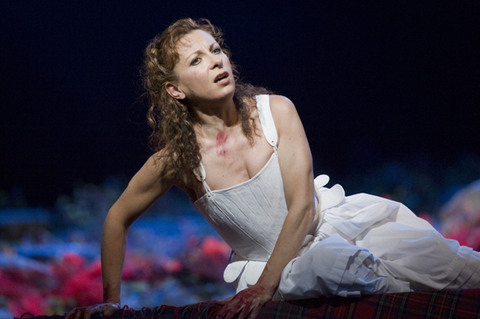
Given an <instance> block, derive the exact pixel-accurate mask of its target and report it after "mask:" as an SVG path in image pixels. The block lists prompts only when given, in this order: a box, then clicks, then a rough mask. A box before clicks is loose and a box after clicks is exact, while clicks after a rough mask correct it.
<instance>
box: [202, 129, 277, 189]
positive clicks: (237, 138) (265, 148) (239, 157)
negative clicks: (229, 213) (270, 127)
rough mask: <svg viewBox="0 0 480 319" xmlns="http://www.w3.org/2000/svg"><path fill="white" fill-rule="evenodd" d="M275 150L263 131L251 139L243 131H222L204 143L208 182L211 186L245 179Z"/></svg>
mask: <svg viewBox="0 0 480 319" xmlns="http://www.w3.org/2000/svg"><path fill="white" fill-rule="evenodd" d="M272 153H273V148H272V146H270V145H269V144H268V143H267V141H266V139H265V137H264V136H263V133H262V132H258V134H256V135H254V136H253V141H250V140H249V139H248V138H247V137H246V136H245V135H244V134H243V133H242V132H241V131H231V132H228V131H221V132H219V133H218V134H217V136H216V139H215V140H213V139H212V140H210V141H205V142H203V143H202V145H201V155H202V164H203V166H204V169H205V172H206V182H207V184H208V185H209V187H210V188H211V189H212V190H219V189H225V188H229V187H232V186H235V185H237V184H240V183H243V182H245V181H247V180H249V179H251V178H252V177H253V176H255V175H256V174H258V172H260V170H261V169H262V168H263V167H264V166H265V164H266V163H267V162H268V160H269V159H270V157H271V155H272Z"/></svg>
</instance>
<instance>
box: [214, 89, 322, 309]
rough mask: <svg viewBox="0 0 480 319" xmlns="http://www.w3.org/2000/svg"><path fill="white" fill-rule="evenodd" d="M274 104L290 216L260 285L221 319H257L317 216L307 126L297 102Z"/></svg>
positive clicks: (275, 101)
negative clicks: (296, 108) (236, 318)
mask: <svg viewBox="0 0 480 319" xmlns="http://www.w3.org/2000/svg"><path fill="white" fill-rule="evenodd" d="M270 105H271V108H272V115H273V117H274V120H275V125H276V128H277V132H278V136H279V140H278V156H279V162H280V169H281V172H282V178H283V184H284V190H285V198H286V202H287V207H288V214H287V217H286V219H285V222H284V224H283V227H282V230H281V232H280V235H279V237H278V239H277V243H276V245H275V248H274V250H273V253H272V255H271V257H270V259H269V260H268V262H267V265H266V267H265V270H264V271H263V273H262V275H261V276H260V278H259V280H258V282H257V283H256V284H255V285H254V286H253V287H251V288H249V289H246V290H244V291H241V292H240V293H238V294H237V295H236V296H234V297H232V298H231V299H229V300H228V303H226V305H225V306H224V307H223V309H222V310H221V311H220V312H219V317H223V316H225V318H231V317H232V316H233V315H234V314H235V313H237V312H241V313H240V316H239V317H240V318H243V316H246V315H248V314H249V313H250V316H251V317H255V316H256V315H257V314H258V312H259V311H260V308H261V306H262V305H263V304H264V303H265V302H267V301H268V300H271V298H272V297H273V294H274V293H275V291H276V289H277V287H278V284H279V282H280V277H281V274H282V271H283V269H284V268H285V266H286V265H287V263H288V262H290V261H291V260H292V259H293V258H294V257H295V256H296V255H297V253H298V251H299V249H300V246H301V244H302V243H303V240H304V239H305V236H306V235H307V232H308V230H309V228H310V226H311V224H312V221H313V217H314V185H313V170H312V159H311V154H310V148H309V146H308V141H307V138H306V135H305V131H304V129H303V125H302V123H301V121H300V118H299V116H298V114H297V111H296V110H295V107H294V105H293V103H292V102H291V101H290V100H288V99H286V98H284V97H281V96H271V97H270Z"/></svg>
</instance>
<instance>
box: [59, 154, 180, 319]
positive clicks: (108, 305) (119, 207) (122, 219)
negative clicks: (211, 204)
mask: <svg viewBox="0 0 480 319" xmlns="http://www.w3.org/2000/svg"><path fill="white" fill-rule="evenodd" d="M165 171H166V168H165V165H163V163H162V160H161V159H155V155H154V156H152V157H150V158H149V159H148V160H147V162H146V163H145V164H144V165H143V167H142V168H141V169H140V170H139V171H138V172H137V173H136V174H135V176H134V177H133V178H132V179H131V181H130V182H129V184H128V186H127V188H126V189H125V191H124V192H123V194H122V195H121V196H120V198H119V199H118V200H117V201H116V203H115V204H114V205H113V206H112V207H111V208H110V210H109V211H108V214H107V217H106V219H105V223H104V225H103V236H102V246H101V248H102V249H101V258H102V277H103V302H104V303H103V304H100V305H93V306H90V307H88V308H76V309H74V310H72V311H70V312H69V313H68V314H67V318H72V316H74V317H73V318H75V319H79V318H81V317H84V318H85V319H89V318H90V317H91V316H92V315H93V314H94V313H97V312H100V311H104V314H105V316H109V315H112V314H113V312H114V311H115V310H116V309H119V308H120V284H121V278H122V269H123V261H124V258H125V250H126V242H127V235H128V229H129V227H130V226H131V225H132V224H133V222H134V221H135V220H136V219H137V218H138V217H140V215H142V214H143V213H144V212H145V211H146V210H147V209H148V208H149V207H150V206H151V205H152V204H153V203H154V202H155V201H156V200H157V199H158V198H159V197H161V196H162V195H163V194H165V193H166V192H167V191H168V190H169V189H170V187H171V186H172V185H173V182H172V181H171V180H170V179H169V178H167V177H166V176H167V174H166V173H165Z"/></svg>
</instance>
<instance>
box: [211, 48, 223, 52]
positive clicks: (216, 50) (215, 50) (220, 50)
mask: <svg viewBox="0 0 480 319" xmlns="http://www.w3.org/2000/svg"><path fill="white" fill-rule="evenodd" d="M212 53H213V54H220V53H222V49H220V48H219V47H216V48H215V49H213V50H212Z"/></svg>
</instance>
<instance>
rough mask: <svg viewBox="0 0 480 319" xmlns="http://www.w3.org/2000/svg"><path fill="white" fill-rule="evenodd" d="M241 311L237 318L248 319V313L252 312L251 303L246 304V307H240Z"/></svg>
mask: <svg viewBox="0 0 480 319" xmlns="http://www.w3.org/2000/svg"><path fill="white" fill-rule="evenodd" d="M242 308H243V309H242V311H241V312H240V315H239V316H238V319H245V318H247V317H248V318H250V317H249V316H248V314H249V313H250V311H251V310H252V303H250V302H249V303H247V304H246V305H244V307H242Z"/></svg>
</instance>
